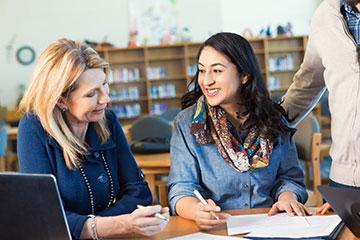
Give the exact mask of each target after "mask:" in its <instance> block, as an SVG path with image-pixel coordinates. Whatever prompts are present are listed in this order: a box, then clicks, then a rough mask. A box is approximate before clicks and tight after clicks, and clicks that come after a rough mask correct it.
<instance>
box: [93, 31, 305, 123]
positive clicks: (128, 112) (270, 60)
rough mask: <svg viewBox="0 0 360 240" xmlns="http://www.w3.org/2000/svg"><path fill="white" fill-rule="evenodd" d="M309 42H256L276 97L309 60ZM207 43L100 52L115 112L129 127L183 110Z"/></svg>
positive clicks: (296, 39) (291, 39) (285, 39)
mask: <svg viewBox="0 0 360 240" xmlns="http://www.w3.org/2000/svg"><path fill="white" fill-rule="evenodd" d="M306 40H307V37H305V36H299V37H278V38H259V39H250V40H249V41H250V44H251V45H252V47H253V49H254V51H255V54H256V57H257V59H258V62H259V65H260V69H261V72H262V74H263V77H264V80H265V81H266V83H267V86H268V89H269V90H270V92H271V94H272V95H276V94H277V95H279V96H281V95H282V94H283V93H284V92H285V91H286V89H287V88H288V87H289V86H290V84H291V82H292V78H293V75H294V74H295V72H296V71H297V70H298V69H299V67H300V64H301V62H302V59H303V57H304V52H305V45H306ZM200 46H201V43H184V44H176V45H169V46H150V47H135V48H103V49H97V50H98V52H99V53H100V54H101V55H102V56H103V57H104V59H105V60H106V61H108V62H109V63H110V65H111V68H112V74H111V75H110V77H109V78H110V79H109V80H110V96H111V99H112V108H113V110H114V111H115V113H116V114H117V116H118V117H119V119H120V121H121V122H122V123H123V124H124V123H125V124H126V123H131V122H132V121H133V120H135V119H136V118H137V117H139V116H140V115H144V114H155V115H159V114H161V113H162V112H164V111H166V110H167V109H169V108H180V101H181V97H182V96H183V95H184V93H186V92H187V85H188V83H189V82H190V81H191V78H192V77H193V75H194V74H195V73H196V69H197V64H196V58H197V52H198V49H199V48H200Z"/></svg>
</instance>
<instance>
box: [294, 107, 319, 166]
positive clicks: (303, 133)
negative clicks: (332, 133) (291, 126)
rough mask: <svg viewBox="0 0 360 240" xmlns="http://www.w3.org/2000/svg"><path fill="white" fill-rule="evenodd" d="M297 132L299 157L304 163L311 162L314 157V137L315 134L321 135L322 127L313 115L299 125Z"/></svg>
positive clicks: (295, 136) (296, 139)
mask: <svg viewBox="0 0 360 240" xmlns="http://www.w3.org/2000/svg"><path fill="white" fill-rule="evenodd" d="M296 128H297V131H296V133H295V134H294V140H295V143H296V147H297V151H298V156H299V158H300V159H302V160H304V161H309V162H310V160H311V155H312V148H311V146H312V137H313V134H314V133H320V125H319V122H318V121H317V119H316V117H315V116H314V115H313V114H309V115H308V116H306V117H305V118H304V119H303V120H302V121H301V122H300V123H299V125H297V127H296Z"/></svg>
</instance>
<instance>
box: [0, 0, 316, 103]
mask: <svg viewBox="0 0 360 240" xmlns="http://www.w3.org/2000/svg"><path fill="white" fill-rule="evenodd" d="M128 1H129V0H106V1H96V0H86V1H85V0H75V1H73V0H62V1H58V0H57V1H55V0H31V1H30V0H17V1H14V0H0V29H1V31H2V33H1V35H0V36H1V37H0V105H6V106H9V107H13V106H14V105H15V103H16V99H17V96H18V86H19V84H27V83H28V81H29V79H30V77H31V76H30V75H31V72H32V69H33V67H34V64H31V65H29V66H23V65H20V64H19V63H18V62H17V61H16V58H15V53H16V50H17V49H18V48H19V47H21V46H23V45H30V46H32V47H33V48H34V49H35V51H36V53H37V57H38V56H39V54H40V53H41V52H42V51H43V50H44V49H45V47H46V46H47V45H49V43H51V42H53V41H54V40H56V39H58V38H62V37H67V38H71V39H75V40H84V39H88V40H93V41H102V40H103V39H104V38H106V39H107V41H110V42H112V43H115V44H116V45H118V46H126V43H127V40H128V38H127V36H128V31H129V30H128ZM144 1H151V0H144ZM271 3H272V4H271ZM275 3H276V4H275ZM318 3H319V0H301V1H295V0H275V1H268V0H258V1H253V2H252V1H245V0H196V1H193V0H178V2H177V4H178V5H179V23H180V25H181V26H189V27H190V31H191V34H192V38H193V40H194V41H203V40H204V39H205V38H207V37H208V35H209V34H212V33H215V32H218V31H221V30H225V31H234V32H238V33H241V32H242V29H243V28H244V27H246V26H252V27H258V26H262V25H265V24H268V23H271V24H278V23H285V22H287V21H288V20H291V22H293V23H294V25H295V28H294V30H295V32H296V33H297V34H306V33H307V29H308V25H309V19H310V16H311V15H312V13H313V11H314V9H315V8H316V6H317V5H318ZM269 20H270V21H271V22H269ZM264 23H265V24H264ZM12 39H14V41H12ZM11 42H12V44H10V43H11ZM9 46H10V47H11V48H9ZM7 49H10V50H7Z"/></svg>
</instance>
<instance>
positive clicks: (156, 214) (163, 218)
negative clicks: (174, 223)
mask: <svg viewBox="0 0 360 240" xmlns="http://www.w3.org/2000/svg"><path fill="white" fill-rule="evenodd" d="M137 208H139V209H140V208H144V206H143V205H137ZM155 217H157V218H160V219H161V220H164V221H169V219H167V218H166V217H164V216H163V215H161V214H160V213H155Z"/></svg>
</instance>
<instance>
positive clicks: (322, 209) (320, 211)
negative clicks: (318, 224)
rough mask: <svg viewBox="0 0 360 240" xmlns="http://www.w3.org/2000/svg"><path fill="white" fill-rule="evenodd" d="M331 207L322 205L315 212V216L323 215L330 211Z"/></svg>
mask: <svg viewBox="0 0 360 240" xmlns="http://www.w3.org/2000/svg"><path fill="white" fill-rule="evenodd" d="M331 210H332V209H331V206H330V204H329V203H324V204H323V205H322V206H321V207H319V208H318V209H317V210H316V214H321V215H324V214H325V213H327V212H329V211H331Z"/></svg>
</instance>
